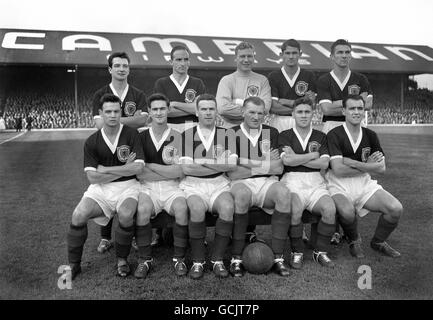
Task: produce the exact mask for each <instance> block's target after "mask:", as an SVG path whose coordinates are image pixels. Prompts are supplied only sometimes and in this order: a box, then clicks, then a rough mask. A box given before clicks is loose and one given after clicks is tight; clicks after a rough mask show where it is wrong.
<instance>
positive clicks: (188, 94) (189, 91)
mask: <svg viewBox="0 0 433 320" xmlns="http://www.w3.org/2000/svg"><path fill="white" fill-rule="evenodd" d="M174 81H175V80H174V78H173V77H172V76H170V77H163V78H160V79H158V80H156V82H155V87H154V89H153V92H154V93H162V94H164V95H165V96H166V97H167V98H168V100H170V101H177V102H186V103H191V102H194V100H195V98H196V97H198V96H199V95H201V94H203V93H205V92H206V87H205V85H204V83H203V81H202V80H201V79H199V78H196V77H192V76H188V79H187V81H186V84H185V86H184V87H183V88H181V91H179V90H178V88H177V86H176V84H175V83H174ZM187 121H193V122H198V118H197V117H196V116H195V115H192V114H191V115H187V116H181V117H169V118H168V122H169V123H185V122H187Z"/></svg>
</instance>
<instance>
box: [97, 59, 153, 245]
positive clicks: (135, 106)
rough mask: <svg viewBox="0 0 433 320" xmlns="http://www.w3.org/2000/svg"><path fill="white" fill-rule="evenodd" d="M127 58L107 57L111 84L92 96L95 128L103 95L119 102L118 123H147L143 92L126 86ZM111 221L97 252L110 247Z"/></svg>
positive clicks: (98, 125) (138, 125) (103, 233)
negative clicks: (112, 95)
mask: <svg viewBox="0 0 433 320" xmlns="http://www.w3.org/2000/svg"><path fill="white" fill-rule="evenodd" d="M129 62H130V60H129V57H128V55H127V54H126V53H125V52H114V53H112V54H111V55H110V56H109V57H108V72H109V73H110V74H111V83H110V84H108V85H106V86H104V87H102V88H100V89H99V90H98V91H96V92H95V94H94V95H93V101H92V106H93V118H94V120H95V126H96V128H98V129H101V128H102V126H103V121H102V117H101V115H100V114H99V110H100V109H101V104H100V100H101V97H102V96H103V95H104V94H107V93H110V94H114V95H116V96H117V97H119V98H120V100H121V118H120V123H122V124H124V125H127V126H128V127H131V128H140V127H143V126H145V125H146V122H147V104H146V95H145V94H144V92H143V91H141V90H139V89H137V88H136V87H134V86H132V85H129V84H128V75H129ZM112 223H113V220H110V222H109V223H108V224H107V225H106V226H104V227H101V242H100V243H99V245H98V252H100V253H104V252H106V251H107V250H109V249H110V248H111V246H112V243H111V227H112Z"/></svg>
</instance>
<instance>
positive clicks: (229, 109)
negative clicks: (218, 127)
mask: <svg viewBox="0 0 433 320" xmlns="http://www.w3.org/2000/svg"><path fill="white" fill-rule="evenodd" d="M235 55H236V58H235V61H236V67H237V69H236V71H235V72H233V73H231V74H229V75H226V76H224V77H222V78H221V80H220V82H219V84H218V89H217V95H216V99H217V104H218V113H219V114H220V116H221V117H222V119H223V121H224V127H225V128H230V127H233V126H235V125H239V124H241V122H242V120H243V117H242V111H241V108H242V106H243V103H244V100H245V99H246V98H248V97H259V98H261V99H262V100H263V101H264V102H265V112H266V113H267V112H269V109H270V108H271V100H272V99H271V88H270V86H269V82H268V79H267V78H266V77H265V76H263V75H261V74H259V73H256V72H254V71H253V70H252V68H253V64H254V60H255V59H254V55H255V52H254V46H253V45H252V44H250V43H248V42H241V43H240V44H238V45H237V46H236V48H235Z"/></svg>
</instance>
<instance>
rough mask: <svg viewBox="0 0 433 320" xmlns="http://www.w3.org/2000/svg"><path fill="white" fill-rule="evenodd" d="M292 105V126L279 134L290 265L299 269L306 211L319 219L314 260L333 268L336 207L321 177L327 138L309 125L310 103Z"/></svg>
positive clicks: (305, 99) (325, 164)
mask: <svg viewBox="0 0 433 320" xmlns="http://www.w3.org/2000/svg"><path fill="white" fill-rule="evenodd" d="M293 106H294V109H293V117H294V118H295V127H293V128H292V129H290V130H285V131H283V132H281V133H280V135H279V137H278V143H279V147H280V150H281V158H282V159H283V163H284V175H283V177H282V179H281V181H282V182H284V183H285V184H286V185H287V187H288V188H289V189H290V190H291V192H292V220H291V225H290V243H291V247H292V252H291V258H290V265H291V267H292V268H294V269H300V268H301V267H302V263H303V244H302V213H303V212H304V210H305V209H307V210H308V211H310V212H312V213H313V214H318V215H320V216H321V219H320V221H319V223H318V225H317V236H316V239H315V243H312V246H313V248H314V249H313V250H314V251H313V259H314V261H317V262H318V263H320V264H321V265H322V266H325V267H333V266H334V263H333V262H332V261H331V259H330V258H329V256H328V254H327V251H328V250H327V246H328V244H329V242H330V240H331V236H332V234H333V232H334V230H335V205H334V202H333V201H332V198H331V196H330V194H329V192H328V190H327V188H326V183H325V179H324V178H323V176H322V175H321V174H320V170H325V169H327V168H328V164H329V152H328V147H327V141H326V135H325V134H324V133H323V132H321V131H318V130H315V129H313V128H312V126H311V120H312V118H313V106H314V104H313V101H311V100H310V99H309V98H308V97H303V98H299V99H296V100H295V102H294V105H293Z"/></svg>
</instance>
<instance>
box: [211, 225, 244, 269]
mask: <svg viewBox="0 0 433 320" xmlns="http://www.w3.org/2000/svg"><path fill="white" fill-rule="evenodd" d="M232 230H233V221H226V220H222V219H221V218H218V219H217V221H216V223H215V240H214V246H213V250H212V261H221V260H222V259H223V258H224V253H225V251H226V249H227V246H228V244H229V243H230V237H231V235H232ZM244 237H245V236H244Z"/></svg>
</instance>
